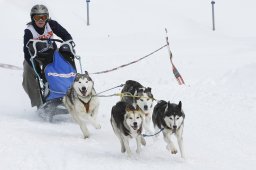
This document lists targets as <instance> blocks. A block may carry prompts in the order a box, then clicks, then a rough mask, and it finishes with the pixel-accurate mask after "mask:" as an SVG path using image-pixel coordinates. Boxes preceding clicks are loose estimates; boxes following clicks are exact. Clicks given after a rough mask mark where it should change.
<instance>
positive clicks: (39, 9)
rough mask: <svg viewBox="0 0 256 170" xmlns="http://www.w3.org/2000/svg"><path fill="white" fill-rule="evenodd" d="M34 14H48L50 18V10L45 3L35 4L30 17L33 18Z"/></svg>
mask: <svg viewBox="0 0 256 170" xmlns="http://www.w3.org/2000/svg"><path fill="white" fill-rule="evenodd" d="M34 15H47V18H49V11H48V9H47V7H46V6H44V5H35V6H33V7H32V9H31V11H30V17H31V18H33V16H34Z"/></svg>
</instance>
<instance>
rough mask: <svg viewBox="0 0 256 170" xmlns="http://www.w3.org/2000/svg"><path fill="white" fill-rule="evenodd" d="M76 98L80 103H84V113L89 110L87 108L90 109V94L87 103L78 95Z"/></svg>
mask: <svg viewBox="0 0 256 170" xmlns="http://www.w3.org/2000/svg"><path fill="white" fill-rule="evenodd" d="M78 99H79V100H80V102H81V103H83V104H84V107H85V110H86V113H88V112H89V109H90V101H91V99H92V96H91V98H90V100H89V101H88V102H87V103H85V102H84V101H83V100H81V99H80V98H79V97H78Z"/></svg>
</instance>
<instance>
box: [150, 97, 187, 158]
mask: <svg viewBox="0 0 256 170" xmlns="http://www.w3.org/2000/svg"><path fill="white" fill-rule="evenodd" d="M181 106H182V103H181V101H180V102H179V104H178V105H177V104H174V103H170V102H166V101H163V100H161V101H159V102H158V103H157V104H156V106H155V107H154V111H153V115H152V120H153V124H154V127H155V129H156V130H157V131H159V129H162V132H163V136H164V140H165V142H166V143H167V146H166V149H167V150H169V151H171V153H172V154H176V153H177V149H176V148H175V146H174V144H173V142H172V141H171V135H172V134H174V135H175V136H176V137H177V141H178V145H179V148H180V152H181V157H182V158H184V157H185V155H184V150H183V137H182V134H183V127H184V119H185V114H184V112H183V110H182V108H181Z"/></svg>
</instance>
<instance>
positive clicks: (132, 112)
mask: <svg viewBox="0 0 256 170" xmlns="http://www.w3.org/2000/svg"><path fill="white" fill-rule="evenodd" d="M110 122H111V125H112V127H113V130H114V132H115V134H116V136H117V137H118V139H119V140H120V143H121V152H122V153H124V152H127V154H128V156H131V149H130V146H129V140H130V139H132V138H136V143H137V150H136V152H137V153H140V152H141V144H143V145H145V144H146V143H145V141H144V139H143V138H142V136H141V132H142V123H143V118H142V113H141V111H140V109H139V108H138V107H137V108H134V107H133V106H132V105H130V104H129V103H126V102H122V101H120V102H118V103H116V105H115V106H113V107H112V110H111V119H110Z"/></svg>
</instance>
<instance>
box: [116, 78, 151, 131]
mask: <svg viewBox="0 0 256 170" xmlns="http://www.w3.org/2000/svg"><path fill="white" fill-rule="evenodd" d="M121 93H122V94H124V96H123V97H122V98H121V101H124V102H127V103H129V104H131V105H133V106H134V107H137V106H138V107H139V108H140V109H141V111H142V113H143V119H144V121H143V128H144V129H145V130H146V131H147V132H150V133H152V132H151V130H150V123H151V118H152V109H153V102H154V97H153V94H152V92H151V88H150V87H144V86H142V85H141V84H140V83H139V82H137V81H134V80H127V81H126V82H125V85H124V87H123V89H122V91H121Z"/></svg>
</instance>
